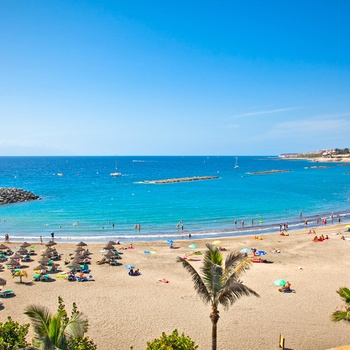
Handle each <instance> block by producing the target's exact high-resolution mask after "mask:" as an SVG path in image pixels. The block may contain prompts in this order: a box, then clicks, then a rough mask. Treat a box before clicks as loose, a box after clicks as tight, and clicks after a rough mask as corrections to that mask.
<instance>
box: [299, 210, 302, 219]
mask: <svg viewBox="0 0 350 350" xmlns="http://www.w3.org/2000/svg"><path fill="white" fill-rule="evenodd" d="M299 216H300V219H301V218H302V217H303V211H302V210H301V209H300V213H299Z"/></svg>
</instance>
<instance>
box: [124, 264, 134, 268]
mask: <svg viewBox="0 0 350 350" xmlns="http://www.w3.org/2000/svg"><path fill="white" fill-rule="evenodd" d="M125 268H126V269H134V268H135V266H134V265H126V266H125Z"/></svg>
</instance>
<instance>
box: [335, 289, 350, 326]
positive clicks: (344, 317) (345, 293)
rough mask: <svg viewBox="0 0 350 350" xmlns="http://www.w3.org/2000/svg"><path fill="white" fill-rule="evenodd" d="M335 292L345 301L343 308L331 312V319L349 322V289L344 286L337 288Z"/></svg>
mask: <svg viewBox="0 0 350 350" xmlns="http://www.w3.org/2000/svg"><path fill="white" fill-rule="evenodd" d="M337 293H338V294H339V295H340V297H341V298H342V299H343V300H344V302H345V304H346V305H345V309H344V310H337V311H335V312H333V314H332V320H333V321H334V322H339V321H348V322H350V289H349V288H346V287H341V288H339V290H337Z"/></svg>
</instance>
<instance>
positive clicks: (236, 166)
mask: <svg viewBox="0 0 350 350" xmlns="http://www.w3.org/2000/svg"><path fill="white" fill-rule="evenodd" d="M237 162H238V157H236V164H235V169H237V168H239V166H238V164H237Z"/></svg>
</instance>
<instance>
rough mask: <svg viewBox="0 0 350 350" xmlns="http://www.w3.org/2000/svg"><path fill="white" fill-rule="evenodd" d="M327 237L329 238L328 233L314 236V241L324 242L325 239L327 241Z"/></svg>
mask: <svg viewBox="0 0 350 350" xmlns="http://www.w3.org/2000/svg"><path fill="white" fill-rule="evenodd" d="M327 239H329V237H328V235H326V236H323V235H321V236H319V237H318V236H315V237H314V238H313V241H314V242H323V241H325V240H327Z"/></svg>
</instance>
